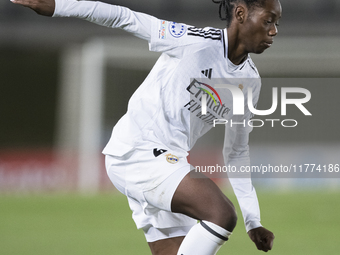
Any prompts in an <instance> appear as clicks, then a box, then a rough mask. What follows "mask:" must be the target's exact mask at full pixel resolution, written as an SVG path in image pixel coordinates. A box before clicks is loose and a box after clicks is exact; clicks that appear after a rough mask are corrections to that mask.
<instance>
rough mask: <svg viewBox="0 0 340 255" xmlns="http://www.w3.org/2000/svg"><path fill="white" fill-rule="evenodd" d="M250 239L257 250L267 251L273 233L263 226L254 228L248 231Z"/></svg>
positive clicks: (270, 246) (269, 248) (271, 244)
mask: <svg viewBox="0 0 340 255" xmlns="http://www.w3.org/2000/svg"><path fill="white" fill-rule="evenodd" d="M248 235H249V237H250V239H251V240H252V241H253V242H254V243H255V245H256V247H257V249H258V250H261V251H264V252H267V251H269V250H271V249H272V247H273V241H274V238H275V236H274V234H273V233H272V232H270V231H269V230H267V229H265V228H264V227H259V228H254V229H252V230H249V231H248Z"/></svg>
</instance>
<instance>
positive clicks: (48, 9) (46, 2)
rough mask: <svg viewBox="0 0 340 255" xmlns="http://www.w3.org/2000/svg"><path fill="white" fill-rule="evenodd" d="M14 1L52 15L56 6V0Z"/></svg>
mask: <svg viewBox="0 0 340 255" xmlns="http://www.w3.org/2000/svg"><path fill="white" fill-rule="evenodd" d="M11 2H12V3H15V4H20V5H22V6H25V7H28V8H31V9H32V10H33V11H35V12H36V13H38V14H40V15H44V16H50V17H51V16H52V15H53V13H54V8H55V1H54V0H11Z"/></svg>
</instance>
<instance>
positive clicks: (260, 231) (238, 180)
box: [223, 125, 274, 252]
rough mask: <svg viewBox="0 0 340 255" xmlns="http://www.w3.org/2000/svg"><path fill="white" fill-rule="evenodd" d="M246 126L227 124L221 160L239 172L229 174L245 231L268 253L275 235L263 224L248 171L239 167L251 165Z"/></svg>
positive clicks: (249, 129)
mask: <svg viewBox="0 0 340 255" xmlns="http://www.w3.org/2000/svg"><path fill="white" fill-rule="evenodd" d="M250 131H251V128H249V127H245V128H244V127H235V126H234V127H232V128H231V127H228V126H227V125H226V133H225V141H224V150H223V155H224V160H225V164H226V165H231V166H235V167H236V168H237V171H238V172H235V173H228V176H229V181H230V184H231V185H232V187H233V190H234V193H235V195H236V197H237V200H238V203H239V205H240V208H241V211H242V215H243V219H244V223H245V226H246V231H247V233H248V235H249V237H250V239H251V240H252V241H253V242H254V243H255V245H256V247H257V248H258V249H259V250H263V251H265V252H267V251H268V250H271V248H272V246H273V240H274V235H273V233H272V232H270V231H269V230H267V229H265V228H264V227H262V225H261V223H260V208H259V203H258V199H257V195H256V191H255V188H254V187H253V185H252V181H251V173H247V172H242V167H244V166H249V165H250V159H249V146H248V141H249V133H250Z"/></svg>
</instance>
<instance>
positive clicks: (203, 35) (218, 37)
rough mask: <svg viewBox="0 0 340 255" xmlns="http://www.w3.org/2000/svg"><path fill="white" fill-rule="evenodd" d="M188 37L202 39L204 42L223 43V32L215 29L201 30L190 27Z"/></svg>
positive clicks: (206, 28) (205, 28)
mask: <svg viewBox="0 0 340 255" xmlns="http://www.w3.org/2000/svg"><path fill="white" fill-rule="evenodd" d="M187 36H188V37H193V38H200V39H202V40H204V41H223V30H222V29H219V28H213V27H204V28H199V27H195V26H188V27H187Z"/></svg>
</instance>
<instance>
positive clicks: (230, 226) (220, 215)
mask: <svg viewBox="0 0 340 255" xmlns="http://www.w3.org/2000/svg"><path fill="white" fill-rule="evenodd" d="M214 221H215V223H216V224H217V225H219V226H220V227H222V228H224V229H226V230H228V231H229V232H232V231H233V230H234V228H235V226H236V223H237V213H236V210H235V208H234V206H233V205H232V204H230V203H225V204H224V205H223V206H220V208H219V209H218V210H217V211H216V214H215V217H214Z"/></svg>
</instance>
